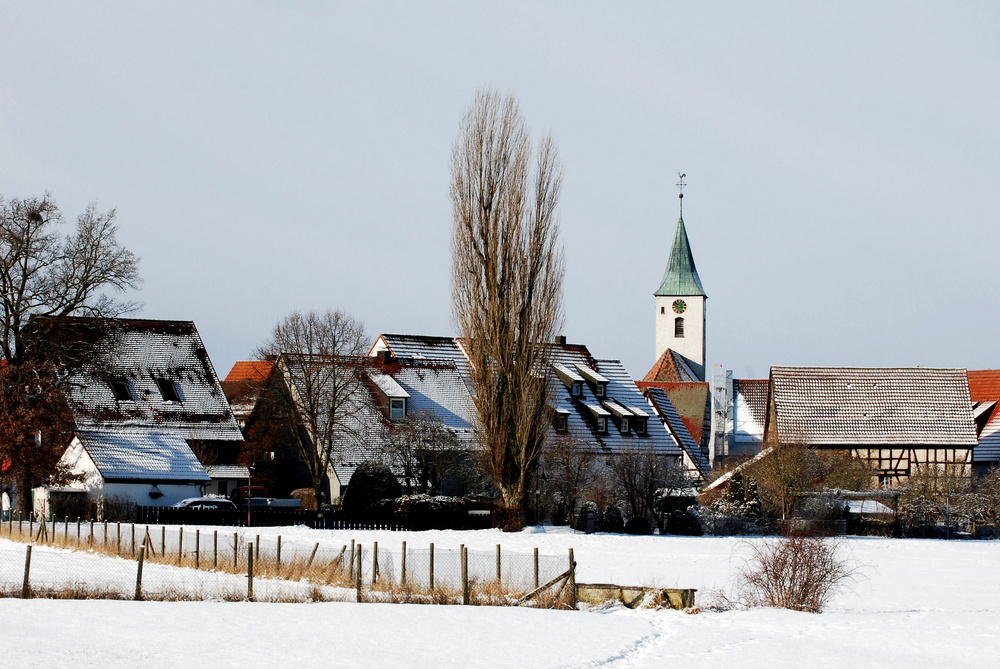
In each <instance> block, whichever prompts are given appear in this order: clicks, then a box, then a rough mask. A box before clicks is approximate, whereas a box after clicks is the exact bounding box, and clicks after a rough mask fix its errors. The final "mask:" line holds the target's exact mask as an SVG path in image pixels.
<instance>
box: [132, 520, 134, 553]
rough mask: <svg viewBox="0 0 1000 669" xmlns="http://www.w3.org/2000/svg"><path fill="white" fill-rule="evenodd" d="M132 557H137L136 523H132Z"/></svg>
mask: <svg viewBox="0 0 1000 669" xmlns="http://www.w3.org/2000/svg"><path fill="white" fill-rule="evenodd" d="M132 557H135V523H132Z"/></svg>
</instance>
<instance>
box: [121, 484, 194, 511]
mask: <svg viewBox="0 0 1000 669" xmlns="http://www.w3.org/2000/svg"><path fill="white" fill-rule="evenodd" d="M156 487H157V489H158V490H159V491H160V492H161V493H163V497H157V498H156V499H153V498H152V497H150V496H149V492H150V490H152V489H153V484H152V483H105V484H104V495H105V497H106V498H111V497H114V496H116V495H117V496H119V497H125V498H127V499H130V500H132V501H133V502H135V503H136V504H138V505H140V506H173V505H174V504H176V503H177V502H179V501H181V500H182V499H187V498H188V497H201V486H200V485H197V484H176V483H171V484H166V483H159V484H157V486H156Z"/></svg>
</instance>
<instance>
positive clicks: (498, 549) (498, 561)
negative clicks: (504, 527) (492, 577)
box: [497, 544, 500, 585]
mask: <svg viewBox="0 0 1000 669" xmlns="http://www.w3.org/2000/svg"><path fill="white" fill-rule="evenodd" d="M499 584H500V544H497V585H499Z"/></svg>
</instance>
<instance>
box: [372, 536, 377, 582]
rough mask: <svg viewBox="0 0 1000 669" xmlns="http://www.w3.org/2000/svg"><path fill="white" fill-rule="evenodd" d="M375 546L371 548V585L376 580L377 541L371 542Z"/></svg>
mask: <svg viewBox="0 0 1000 669" xmlns="http://www.w3.org/2000/svg"><path fill="white" fill-rule="evenodd" d="M372 543H373V544H374V545H375V547H374V548H372V585H375V582H376V581H378V542H377V541H375V542H372Z"/></svg>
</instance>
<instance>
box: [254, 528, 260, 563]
mask: <svg viewBox="0 0 1000 669" xmlns="http://www.w3.org/2000/svg"><path fill="white" fill-rule="evenodd" d="M254 551H255V553H256V554H255V555H254V557H255V558H257V565H258V566H260V535H259V534H258V535H257V543H255V544H254Z"/></svg>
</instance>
